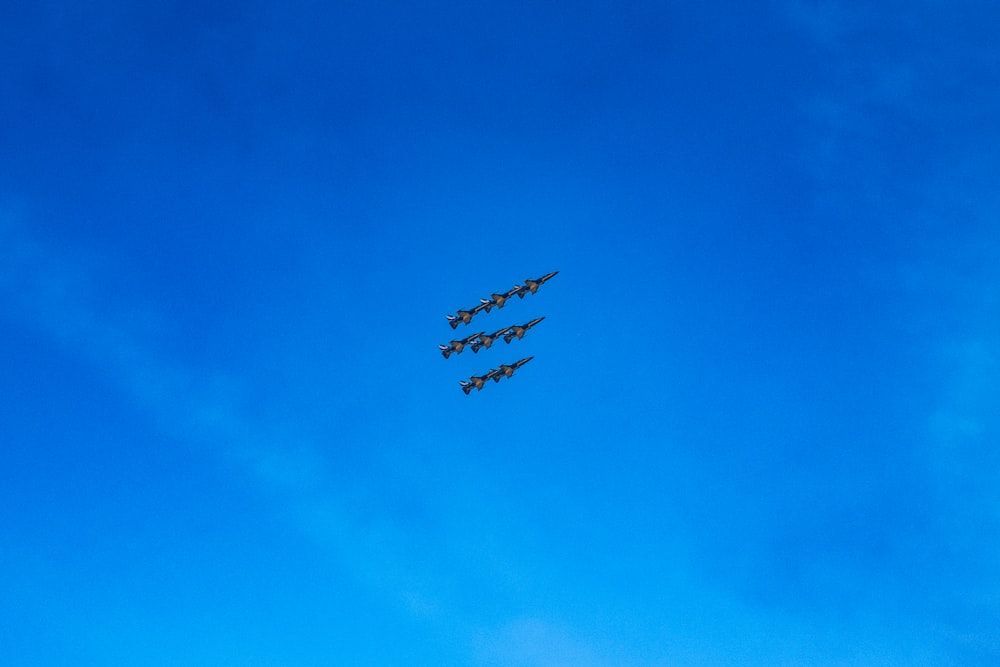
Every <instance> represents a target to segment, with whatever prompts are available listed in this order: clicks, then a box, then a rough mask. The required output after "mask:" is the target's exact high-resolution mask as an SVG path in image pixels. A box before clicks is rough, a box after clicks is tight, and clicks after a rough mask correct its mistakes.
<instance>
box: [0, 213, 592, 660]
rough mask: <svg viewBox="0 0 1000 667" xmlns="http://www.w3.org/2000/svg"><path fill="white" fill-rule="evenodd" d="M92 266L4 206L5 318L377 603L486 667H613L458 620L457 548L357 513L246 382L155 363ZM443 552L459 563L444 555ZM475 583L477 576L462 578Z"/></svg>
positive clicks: (539, 637) (544, 635)
mask: <svg viewBox="0 0 1000 667" xmlns="http://www.w3.org/2000/svg"><path fill="white" fill-rule="evenodd" d="M99 264H100V261H99V258H94V259H93V261H88V260H86V259H80V258H79V256H78V255H77V254H76V253H74V252H73V251H68V252H66V253H60V252H58V251H56V250H54V249H53V248H51V247H48V246H46V245H45V244H43V243H41V242H39V241H38V240H36V238H35V237H33V235H32V234H30V233H29V232H28V230H27V228H26V227H25V226H24V225H23V224H21V223H20V222H19V221H18V220H17V216H16V215H14V214H12V213H11V211H10V207H7V209H6V210H0V266H2V267H3V272H2V273H0V303H3V304H4V308H5V310H6V313H7V315H8V316H9V317H12V318H16V319H17V320H18V321H19V322H20V323H21V324H22V325H23V326H25V327H28V328H32V329H34V330H36V331H38V332H39V333H40V334H42V335H43V336H45V337H47V338H48V339H49V340H51V341H53V342H55V343H56V344H57V345H59V346H60V347H62V348H63V349H64V350H66V351H67V352H69V353H70V354H72V355H76V356H79V357H81V358H83V359H86V360H87V361H88V362H89V363H91V364H92V365H93V367H94V368H95V369H96V372H98V373H100V374H103V375H104V376H105V377H106V378H107V379H109V380H110V381H111V382H112V383H113V384H116V385H117V386H118V387H119V388H120V389H121V391H122V394H123V396H124V397H125V398H126V399H127V400H129V401H131V402H133V403H134V404H135V405H137V406H139V407H140V408H141V409H143V410H144V411H145V412H146V414H147V415H148V416H149V418H150V419H151V421H152V422H153V423H154V424H155V425H156V427H157V428H158V429H159V430H160V431H161V432H163V433H164V434H165V435H167V436H169V437H170V438H171V439H173V440H175V441H177V442H178V443H182V444H183V445H184V446H189V447H193V448H197V449H200V450H202V451H208V452H210V453H211V454H212V455H214V456H215V458H216V459H217V460H218V461H219V462H220V464H221V465H224V466H231V467H232V469H233V471H234V474H240V475H243V476H245V477H246V478H247V479H249V480H251V481H252V482H253V483H254V484H256V485H257V486H258V487H259V488H260V489H261V491H262V493H264V494H266V495H267V496H268V497H271V498H274V499H275V500H276V501H277V502H278V503H280V505H281V507H280V508H279V509H280V511H281V512H283V513H284V514H285V515H286V516H287V517H289V519H290V520H291V521H293V522H294V524H295V525H296V526H297V528H298V529H299V530H301V531H302V532H303V534H305V535H307V536H309V538H310V539H311V540H313V542H314V543H315V544H316V545H317V547H318V548H320V549H324V550H327V552H328V553H330V554H331V556H332V557H333V558H334V560H335V561H336V562H337V563H338V564H339V565H340V567H341V568H343V569H344V570H345V571H346V572H348V573H349V574H350V575H351V576H354V577H356V578H357V579H358V580H359V581H361V582H362V583H363V584H364V585H365V586H367V587H368V589H369V590H370V591H371V592H372V593H373V594H374V595H375V597H376V598H380V599H382V600H383V601H385V602H386V604H388V605H389V606H390V607H394V608H396V609H401V610H403V611H404V612H405V613H409V614H412V615H413V616H414V617H416V618H419V619H425V620H427V621H428V622H429V623H430V624H431V625H432V626H433V625H441V624H444V625H446V626H447V627H448V629H449V632H450V633H453V634H455V635H457V636H458V637H459V638H460V639H459V641H460V642H464V643H465V644H466V645H467V647H468V650H469V651H471V652H472V653H474V654H475V655H476V656H478V658H479V659H481V660H483V661H484V663H485V664H501V665H508V664H509V665H514V664H516V665H528V666H536V665H537V666H538V667H546V666H549V665H561V664H574V665H600V664H608V663H604V662H600V661H599V660H597V659H596V658H595V657H593V655H592V653H591V650H590V649H589V648H588V646H587V644H586V642H585V641H583V640H581V639H579V638H574V637H573V635H572V633H571V632H570V631H569V630H568V629H566V628H562V627H561V626H557V625H556V624H555V623H554V622H553V621H551V620H543V619H541V618H533V619H529V620H523V619H518V620H513V621H510V622H501V626H499V627H489V626H484V625H482V624H479V623H477V622H476V621H475V620H472V619H469V618H465V617H464V616H463V614H464V613H465V611H467V610H466V609H465V608H464V607H463V605H462V604H461V603H459V604H457V605H456V603H455V602H454V600H451V599H450V595H451V593H453V589H454V587H455V583H454V582H452V581H450V580H451V579H452V578H453V577H454V576H455V575H454V574H453V573H451V572H450V571H449V570H450V566H449V564H450V563H453V562H454V561H455V560H456V559H464V558H465V557H467V556H468V554H464V552H463V547H462V546H461V544H459V542H461V540H459V539H458V538H457V537H456V536H454V535H448V534H444V533H443V534H441V535H437V536H432V537H428V536H426V535H418V534H416V533H415V530H417V529H415V528H413V527H409V526H407V525H405V522H403V521H402V520H401V519H400V518H398V517H396V516H394V515H393V514H392V513H391V512H388V511H385V508H383V507H363V506H361V505H359V504H358V500H359V499H363V498H364V497H365V494H366V493H371V491H359V490H358V489H356V488H343V486H342V482H343V479H344V477H343V475H342V474H340V473H339V472H338V471H337V470H335V469H334V467H333V466H334V464H333V463H332V462H331V461H330V460H329V459H328V457H327V456H325V455H324V448H323V446H321V443H318V442H316V441H315V440H314V439H313V438H312V437H310V436H309V435H307V434H306V433H305V429H302V430H299V429H297V428H296V427H295V425H294V422H293V421H285V422H281V423H277V422H275V421H273V420H269V419H268V418H267V417H264V416H261V415H259V414H255V413H254V412H253V411H251V410H250V409H248V408H247V406H246V402H245V400H244V396H245V394H246V391H245V389H246V387H245V386H244V384H245V382H244V380H243V379H242V378H240V377H237V376H234V375H232V374H227V373H225V372H222V371H220V370H218V369H211V368H202V367H196V366H193V365H190V364H187V363H185V362H184V361H183V360H170V359H168V357H167V355H165V354H161V353H159V352H158V350H157V349H156V347H155V345H152V344H150V343H148V342H147V341H146V340H145V339H144V337H143V335H142V332H143V331H144V330H146V329H147V328H149V327H154V328H155V327H156V326H162V327H170V326H173V324H172V323H170V322H169V321H165V320H163V319H161V318H160V317H159V315H158V314H157V313H155V311H153V310H152V309H150V310H149V312H147V313H146V314H145V315H142V316H138V317H137V316H136V315H135V314H134V313H135V312H136V309H137V304H135V303H133V302H127V303H120V304H118V306H117V307H116V306H115V305H113V304H109V303H107V302H106V300H104V299H102V298H101V295H102V289H103V290H104V291H106V290H107V289H108V287H107V286H102V285H100V284H99V283H98V281H97V280H96V279H95V275H96V274H99V273H100V271H98V270H96V269H95V268H94V267H96V266H99ZM139 308H140V310H141V306H139ZM150 323H157V324H155V325H153V324H150ZM154 338H155V336H154ZM442 530H444V531H445V532H447V529H446V528H442ZM462 539H467V538H462ZM449 549H450V550H452V551H453V552H454V553H446V552H447V551H448V550H449ZM428 552H433V553H434V556H433V557H429V556H428V555H427V553H428ZM493 557H494V558H495V557H496V554H493ZM463 567H466V568H469V567H471V568H472V569H473V570H476V569H477V568H478V569H479V570H484V571H483V572H479V574H482V575H484V576H486V577H487V578H488V575H487V574H486V572H485V571H486V570H489V571H491V572H493V571H498V568H499V570H503V569H504V568H506V567H507V566H506V565H504V564H503V563H479V564H470V563H468V562H466V563H464V564H463ZM470 574H472V575H475V573H474V572H473V573H470V572H466V573H465V575H463V576H469V575H470ZM494 574H495V572H494ZM501 616H502V614H501ZM557 628H558V629H557ZM477 637H479V638H482V637H489V638H491V639H489V640H486V641H485V642H484V641H479V640H477V639H476V638H477Z"/></svg>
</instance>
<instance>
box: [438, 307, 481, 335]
mask: <svg viewBox="0 0 1000 667" xmlns="http://www.w3.org/2000/svg"><path fill="white" fill-rule="evenodd" d="M481 310H486V306H485V305H483V304H479V305H478V306H476V307H475V308H470V309H469V310H460V311H458V314H457V315H445V317H446V318H448V324H450V325H451V328H452V329H455V328H456V327H458V323H459V322H464V323H465V324H468V323H469V322H471V321H472V318H473V317H474V316H475V315H476V313H478V312H479V311H481Z"/></svg>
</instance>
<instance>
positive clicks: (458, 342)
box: [438, 271, 559, 395]
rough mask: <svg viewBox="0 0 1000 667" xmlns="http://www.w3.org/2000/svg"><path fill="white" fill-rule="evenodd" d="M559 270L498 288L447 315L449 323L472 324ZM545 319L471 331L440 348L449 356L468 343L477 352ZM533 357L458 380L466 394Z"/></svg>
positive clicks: (453, 325) (534, 288)
mask: <svg viewBox="0 0 1000 667" xmlns="http://www.w3.org/2000/svg"><path fill="white" fill-rule="evenodd" d="M557 273H559V272H558V271H553V272H552V273H547V274H545V275H544V276H542V277H541V278H537V279H535V280H530V279H529V280H525V281H524V284H523V285H514V287H513V288H512V289H510V290H507V291H506V292H495V293H493V294H490V298H489V299H480V300H479V305H477V306H475V307H473V308H469V309H468V310H458V311H456V313H455V314H454V315H446V317H447V318H448V324H449V325H450V326H451V328H452V329H455V328H456V327H458V325H459V324H469V323H470V322H472V318H473V317H475V316H476V315H478V314H479V313H481V312H487V313H488V312H490V311H491V310H492V309H493V308H497V309H501V308H503V307H504V304H505V303H507V301H508V300H510V299H512V298H513V297H515V296H516V297H517V298H518V299H523V298H524V295H525V294H535V293H536V292H538V288H539V287H541V286H542V285H543V284H545V283H546V282H547V281H548V280H550V279H551V278H552V277H553V276H555V275H556V274H557ZM544 319H545V318H544V317H536V318H535V319H533V320H530V321H528V322H526V323H524V324H512V325H510V326H506V327H503V328H502V329H499V330H497V331H495V332H493V333H491V334H487V333H486V332H485V331H480V332H478V333H474V334H472V335H471V336H466V337H465V338H459V339H455V340H451V341H448V344H447V345H438V349H439V350H440V351H441V355H442V356H443V357H444V358H445V359H447V358H449V357H450V356H451V355H452V354H461V353H462V350H464V349H465V348H466V347H471V348H472V352H473V353H474V354H476V353H478V352H479V351H480V350H481V349H484V348H485V349H490V348H491V347H492V346H493V343H494V342H496V341H497V340H498V339H500V338H503V341H504V343H507V344H510V342H511V341H513V340H514V339H515V338H517V339H518V340H520V339H522V338H524V334H525V333H527V332H528V330H529V329H531V328H532V327H534V326H535V325H537V324H538V323H539V322H541V321H542V320H544ZM532 359H534V356H530V357H524V358H523V359H520V360H518V361H515V362H514V363H511V364H500V366H499V368H492V369H490V370H489V371H488V372H486V373H484V374H482V375H472V376H470V377H469V379H468V380H459V381H458V383H459V385H460V386H461V388H462V391H463V392H465V394H466V395H468V394H469V393H470V392H471V391H472V390H473V389H475V390H476V391H482V388H483V387H484V386H486V384H487V383H488V382H489V381H490V380H493V381H494V382H500V380H501V379H502V378H509V377H511V376H513V375H514V371H516V370H517V369H519V368H520V367H521V366H523V365H524V364H526V363H528V362H529V361H531V360H532Z"/></svg>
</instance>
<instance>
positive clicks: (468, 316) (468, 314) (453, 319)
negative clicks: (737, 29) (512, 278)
mask: <svg viewBox="0 0 1000 667" xmlns="http://www.w3.org/2000/svg"><path fill="white" fill-rule="evenodd" d="M557 273H559V272H558V271H553V272H552V273H546V274H545V275H544V276H542V277H541V278H539V279H538V280H525V281H524V284H523V285H514V287H513V288H512V289H510V290H508V291H506V292H504V293H502V294H490V298H489V299H480V300H479V305H478V306H476V307H475V308H470V309H468V310H460V311H458V312H457V314H455V315H445V317H447V318H448V324H450V325H451V328H452V329H454V328H456V327H457V326H458V325H459V323H462V324H468V323H469V322H471V321H472V318H473V317H475V315H476V314H477V313H479V312H480V311H483V310H485V311H486V312H487V313H488V312H490V310H492V309H493V307H494V306H496V307H497V308H503V305H504V304H505V303H507V300H508V299H511V298H513V297H514V296H517V298H518V299H523V298H524V295H525V294H534V293H535V292H537V291H538V288H539V287H541V286H542V285H543V284H544V283H545V281H547V280H548V279H549V278H551V277H552V276H554V275H556V274H557ZM470 338H475V336H470ZM487 347H488V346H487Z"/></svg>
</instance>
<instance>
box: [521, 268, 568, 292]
mask: <svg viewBox="0 0 1000 667" xmlns="http://www.w3.org/2000/svg"><path fill="white" fill-rule="evenodd" d="M557 273H559V272H558V271H553V272H552V273H546V274H545V275H544V276H542V277H541V278H539V279H538V280H525V281H524V286H525V288H527V291H529V292H531V293H532V294H534V293H535V292H537V291H538V288H539V287H541V286H542V285H543V284H544V283H545V281H547V280H548V279H550V278H551V277H552V276H554V275H556V274H557ZM518 296H519V297H521V298H522V299H523V298H524V292H519V293H518Z"/></svg>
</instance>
